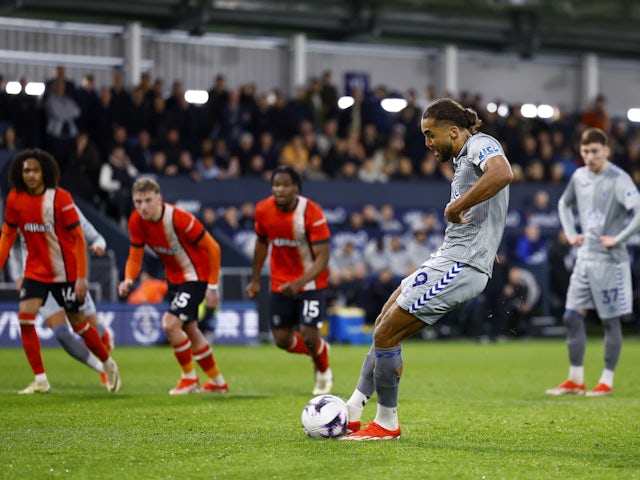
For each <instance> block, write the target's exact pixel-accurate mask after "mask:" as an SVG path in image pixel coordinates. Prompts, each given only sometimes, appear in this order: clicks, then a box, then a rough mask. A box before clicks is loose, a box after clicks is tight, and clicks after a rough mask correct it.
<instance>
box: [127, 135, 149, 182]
mask: <svg viewBox="0 0 640 480" xmlns="http://www.w3.org/2000/svg"><path fill="white" fill-rule="evenodd" d="M127 153H128V155H129V158H131V162H132V163H133V165H134V166H135V167H136V168H137V169H138V171H139V172H141V173H145V172H149V171H150V170H151V163H152V159H153V150H152V149H151V135H149V132H148V131H147V130H140V131H139V132H138V134H137V141H136V142H135V143H134V144H133V145H130V146H129V148H128V149H127Z"/></svg>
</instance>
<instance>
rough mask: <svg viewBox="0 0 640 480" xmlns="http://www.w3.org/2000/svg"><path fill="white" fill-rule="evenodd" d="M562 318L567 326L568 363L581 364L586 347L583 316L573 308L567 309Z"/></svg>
mask: <svg viewBox="0 0 640 480" xmlns="http://www.w3.org/2000/svg"><path fill="white" fill-rule="evenodd" d="M562 320H563V321H564V324H565V325H566V326H567V347H568V348H569V363H570V364H571V365H583V364H584V352H585V349H586V348H587V334H586V332H585V328H584V316H582V315H581V314H580V313H579V312H576V311H575V310H567V311H566V312H565V314H564V316H563V317H562ZM580 383H582V382H580Z"/></svg>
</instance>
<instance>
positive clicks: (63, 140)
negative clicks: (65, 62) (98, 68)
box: [45, 78, 81, 172]
mask: <svg viewBox="0 0 640 480" xmlns="http://www.w3.org/2000/svg"><path fill="white" fill-rule="evenodd" d="M45 109H46V114H47V129H46V131H47V148H48V150H49V151H50V152H51V154H52V155H53V156H54V157H55V158H56V160H57V161H58V163H59V165H60V171H62V172H64V171H65V169H66V167H67V162H68V159H69V156H70V154H71V151H72V149H73V144H74V139H75V138H76V135H77V134H78V126H77V124H76V120H77V119H78V118H79V117H80V113H81V112H80V107H78V104H77V103H76V102H75V100H74V99H73V98H72V97H71V96H69V95H67V94H66V93H65V81H64V78H58V79H56V80H55V81H54V82H53V84H52V86H51V94H50V95H49V96H48V97H47V100H46V101H45Z"/></svg>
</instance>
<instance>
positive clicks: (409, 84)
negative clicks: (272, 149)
mask: <svg viewBox="0 0 640 480" xmlns="http://www.w3.org/2000/svg"><path fill="white" fill-rule="evenodd" d="M128 41H129V38H128V30H127V28H126V27H125V26H112V25H93V24H82V23H66V22H62V23H61V22H52V21H42V20H26V19H11V18H3V17H0V72H1V73H2V74H3V75H4V77H5V79H6V80H17V79H18V78H19V77H21V76H23V75H25V76H26V77H27V78H28V79H30V80H33V81H44V80H45V79H48V78H50V77H51V75H52V67H54V66H56V65H65V67H66V70H67V76H68V77H69V78H70V79H72V80H74V81H76V82H77V83H79V82H80V80H81V79H82V76H83V75H85V74H86V73H92V74H93V75H94V77H95V79H96V85H98V86H106V85H110V84H111V72H112V70H113V69H114V68H125V69H126V67H127V65H126V61H125V57H126V52H127V42H128ZM291 44H292V41H291V39H288V38H275V37H269V38H266V37H249V36H238V35H228V34H205V35H203V36H201V37H194V36H190V35H188V33H187V32H181V31H171V32H164V31H157V30H151V29H141V47H142V48H141V51H142V59H141V62H140V67H141V69H142V71H148V72H150V73H151V76H152V77H153V78H162V79H163V80H164V82H165V87H166V88H167V90H168V89H169V88H170V84H171V83H172V82H173V81H174V80H181V81H182V82H183V84H184V86H185V88H186V89H209V88H210V87H211V85H212V83H213V78H214V76H215V75H216V74H219V73H220V74H223V75H224V76H225V77H226V79H227V85H228V86H229V87H230V88H235V87H238V86H240V85H243V84H246V83H255V84H256V86H257V88H258V91H259V92H267V91H269V90H271V89H274V88H278V89H281V90H283V91H285V92H291V90H292V88H293V87H295V85H290V71H291V65H292V62H293V55H292V46H291ZM305 44H306V52H305V53H306V61H305V63H306V65H307V74H308V76H314V75H320V74H321V73H322V72H323V71H325V70H331V71H332V72H333V75H334V79H335V81H336V83H337V86H338V87H339V88H341V89H343V87H344V85H343V81H344V78H345V74H346V73H352V72H364V73H366V74H367V75H368V76H369V78H370V86H371V87H374V86H376V85H385V86H387V88H388V89H389V90H391V91H395V92H397V93H399V94H404V93H405V92H406V91H407V90H408V89H415V90H416V91H417V92H418V94H419V95H422V94H423V93H424V91H425V88H426V87H427V86H429V85H434V86H435V87H436V91H437V94H438V95H443V94H445V93H446V92H444V91H442V90H443V87H442V75H441V72H442V70H443V68H442V66H443V64H442V62H443V55H442V50H440V49H436V48H419V47H407V46H405V47H397V46H385V45H369V44H368V45H362V44H356V43H336V42H321V41H314V40H308V41H307V42H305ZM457 69H458V78H457V84H458V89H459V92H463V91H467V92H469V93H470V94H472V95H473V94H475V93H480V94H482V95H483V97H484V98H485V100H487V101H490V100H496V99H501V100H503V101H505V102H508V103H511V104H521V103H526V102H532V103H548V104H551V105H558V106H563V107H564V108H565V109H566V110H567V111H570V112H571V111H578V110H581V109H583V108H584V107H585V104H584V102H585V99H584V95H583V93H584V92H583V90H584V89H583V85H584V83H583V76H584V75H585V73H584V68H583V58H582V57H579V56H576V55H555V56H551V55H542V54H540V55H536V56H534V57H533V58H531V59H522V58H521V57H519V56H518V55H515V54H498V53H494V52H482V51H473V50H460V51H459V52H458V55H457ZM598 70H599V78H600V82H599V87H600V88H599V91H600V92H601V93H603V94H605V95H606V97H607V106H608V109H609V111H610V113H612V114H613V115H614V116H615V115H622V114H624V112H626V110H627V109H628V108H629V107H630V106H633V105H634V102H636V101H637V95H636V94H635V92H637V91H638V89H639V88H640V61H627V60H616V59H608V58H599V59H598ZM459 92H452V93H453V94H456V93H459Z"/></svg>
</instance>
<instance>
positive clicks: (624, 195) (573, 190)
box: [558, 163, 640, 319]
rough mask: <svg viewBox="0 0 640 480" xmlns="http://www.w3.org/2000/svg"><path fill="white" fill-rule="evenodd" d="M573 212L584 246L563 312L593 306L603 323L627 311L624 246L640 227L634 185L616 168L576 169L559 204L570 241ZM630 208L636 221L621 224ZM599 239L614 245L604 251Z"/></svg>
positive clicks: (630, 294)
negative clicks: (611, 239) (611, 240)
mask: <svg viewBox="0 0 640 480" xmlns="http://www.w3.org/2000/svg"><path fill="white" fill-rule="evenodd" d="M574 208H575V209H576V210H577V212H578V219H579V223H580V227H581V230H582V234H583V235H584V242H583V244H582V245H581V246H580V247H579V248H578V255H577V259H576V265H575V267H574V269H573V273H572V274H571V278H570V280H569V288H568V290H567V300H566V303H565V307H566V309H567V310H578V309H585V310H589V309H594V308H595V310H596V311H597V313H598V316H599V317H600V318H601V319H608V318H614V317H619V316H621V315H626V314H629V313H631V312H632V306H633V305H632V304H633V290H632V284H631V265H630V261H629V253H628V252H627V247H626V244H625V242H626V240H627V239H628V238H629V237H630V236H631V235H632V234H633V233H634V232H635V231H637V229H638V228H639V227H640V195H639V194H638V189H637V187H636V186H635V184H634V183H633V180H631V177H630V176H629V175H628V174H627V173H626V172H625V171H623V170H622V169H621V168H620V167H618V166H617V165H614V164H611V163H610V164H609V165H607V167H606V168H605V169H604V170H603V171H602V172H600V173H599V174H595V173H593V172H592V171H590V170H589V169H588V168H587V167H580V168H579V169H577V170H576V171H575V173H574V174H573V175H572V177H571V179H570V180H569V183H568V184H567V187H566V188H565V191H564V192H563V194H562V196H561V197H560V201H559V202H558V212H559V215H560V221H561V223H562V228H563V229H564V231H565V233H566V234H567V237H568V238H571V237H573V236H575V235H576V234H577V231H576V228H575V216H574V213H573V209H574ZM630 210H633V211H634V217H633V219H632V220H631V222H630V223H629V224H627V225H626V226H625V222H626V220H627V217H628V212H629V211H630ZM603 235H607V236H612V237H616V240H617V242H618V244H617V245H616V246H615V247H613V248H605V247H603V246H602V244H601V242H600V237H601V236H603Z"/></svg>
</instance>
